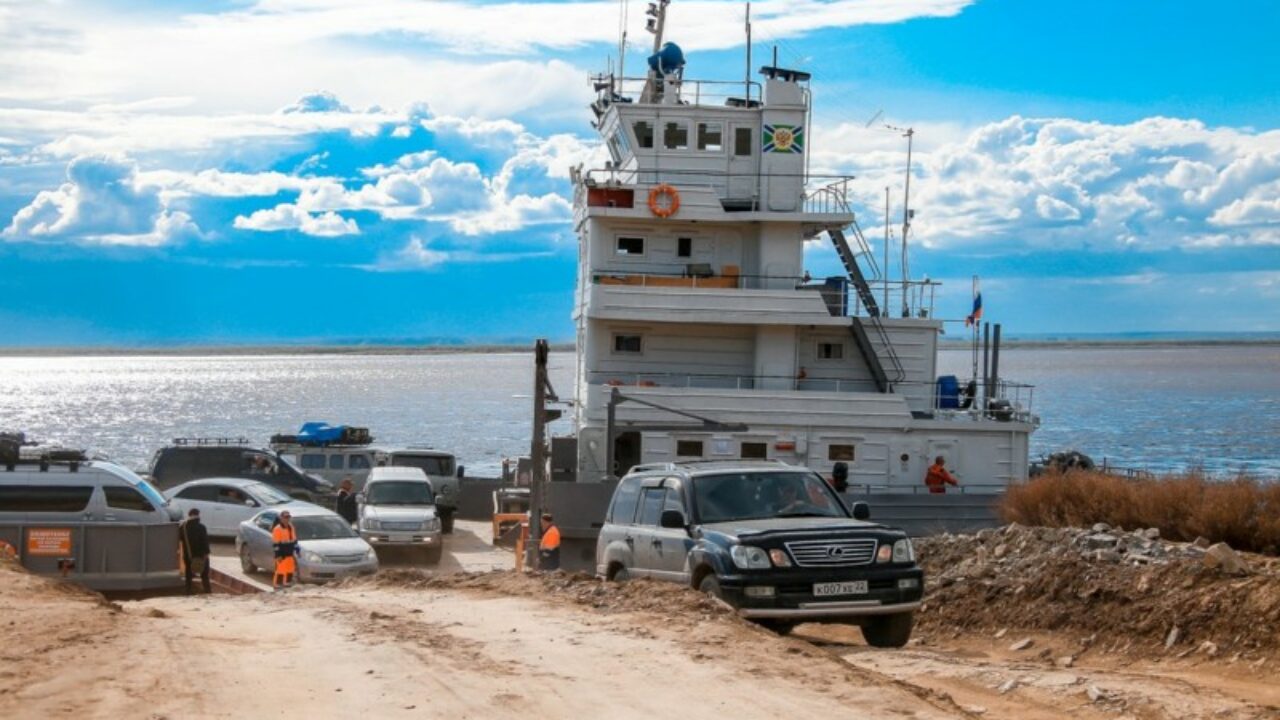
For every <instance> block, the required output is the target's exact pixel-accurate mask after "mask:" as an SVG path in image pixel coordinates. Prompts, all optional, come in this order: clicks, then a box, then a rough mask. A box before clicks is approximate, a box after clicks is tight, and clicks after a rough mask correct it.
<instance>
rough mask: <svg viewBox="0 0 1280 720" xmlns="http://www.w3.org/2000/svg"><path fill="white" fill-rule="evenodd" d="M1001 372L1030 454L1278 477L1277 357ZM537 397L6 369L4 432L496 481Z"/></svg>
mask: <svg viewBox="0 0 1280 720" xmlns="http://www.w3.org/2000/svg"><path fill="white" fill-rule="evenodd" d="M1001 366H1002V369H1003V370H1002V373H1001V374H1002V375H1004V376H1005V377H1007V378H1008V379H1011V380H1017V381H1021V382H1027V383H1032V384H1034V385H1036V390H1035V398H1034V408H1035V411H1036V412H1037V413H1038V414H1039V415H1040V416H1041V417H1042V419H1043V424H1042V426H1041V428H1040V430H1039V431H1038V432H1037V433H1036V434H1035V435H1034V436H1033V454H1036V455H1038V454H1040V453H1042V452H1050V451H1053V450H1058V449H1064V448H1071V447H1075V448H1080V449H1081V450H1084V451H1085V452H1087V453H1089V454H1091V455H1093V456H1094V457H1095V459H1101V458H1102V457H1104V456H1105V457H1107V458H1108V459H1109V460H1110V461H1111V462H1113V463H1116V464H1121V465H1132V466H1139V467H1148V468H1152V469H1166V468H1181V467H1187V466H1191V465H1198V464H1201V465H1204V466H1205V467H1206V468H1207V469H1210V470H1213V471H1215V472H1232V471H1235V470H1237V469H1242V468H1243V469H1248V470H1251V471H1253V472H1259V473H1271V474H1277V473H1280V348H1277V347H1182V348H1157V349H1141V348H1135V349H1111V348H1105V349H1099V348H1055V349H1016V348H1015V349H1006V350H1005V351H1004V353H1002V356H1001ZM939 369H940V371H941V372H943V373H955V374H957V375H961V376H967V375H968V374H969V353H968V351H966V350H944V351H943V352H942V353H941V354H940V357H939ZM572 374H573V356H572V355H570V354H566V353H557V354H553V355H552V357H551V377H552V382H553V383H554V384H555V386H556V389H557V390H558V391H559V392H560V394H561V396H562V397H570V396H571V395H572V392H573V386H572ZM531 386H532V359H531V356H530V355H529V354H527V353H507V354H489V355H479V354H474V355H473V354H458V355H369V356H361V355H294V356H222V357H54V358H29V357H9V358H0V428H5V429H21V430H25V431H26V432H27V433H28V435H29V436H30V437H34V438H39V439H41V440H56V441H59V442H62V443H64V444H67V445H73V446H80V447H88V448H91V449H93V450H96V451H99V452H102V453H105V454H107V455H109V456H110V457H112V458H113V459H116V460H118V461H120V462H123V463H124V464H126V465H128V466H129V467H134V468H141V467H144V466H145V465H146V464H147V463H148V461H149V460H150V457H151V454H152V453H153V452H154V451H155V450H156V449H158V448H159V447H160V446H161V445H163V444H164V443H165V442H167V441H168V440H169V439H170V438H173V437H177V436H192V435H201V436H245V437H248V438H250V439H251V440H253V441H254V442H256V443H265V442H266V440H267V437H268V436H269V435H271V434H272V433H276V432H285V431H293V430H295V429H296V428H297V427H298V426H299V425H300V424H301V423H302V422H304V421H307V420H326V421H329V422H333V423H347V424H354V425H365V426H368V427H370V428H371V429H372V430H373V433H374V435H375V436H376V437H377V438H378V441H379V442H380V443H386V444H407V443H413V444H428V445H432V446H434V447H438V448H442V449H447V450H450V451H453V452H455V453H457V454H458V456H459V461H460V462H461V463H463V464H465V465H466V466H467V468H468V472H469V473H470V474H474V475H492V474H496V473H497V470H498V468H499V466H500V463H501V460H502V458H503V457H509V456H516V455H520V454H526V453H527V452H528V449H529V421H530V413H531V410H530V408H531V401H530V399H529V397H528V396H529V395H530V393H531V390H532V387H531ZM516 395H521V396H523V397H518V398H517V397H513V396H516ZM566 414H567V413H566ZM553 430H555V431H556V432H564V431H567V430H568V424H567V422H565V421H563V420H562V421H560V422H559V423H557V424H556V426H553Z"/></svg>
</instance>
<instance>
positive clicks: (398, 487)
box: [364, 480, 432, 505]
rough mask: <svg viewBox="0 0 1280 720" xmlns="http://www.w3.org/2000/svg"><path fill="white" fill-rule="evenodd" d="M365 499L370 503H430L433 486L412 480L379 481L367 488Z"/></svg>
mask: <svg viewBox="0 0 1280 720" xmlns="http://www.w3.org/2000/svg"><path fill="white" fill-rule="evenodd" d="M364 501H365V502H366V503H368V504H370V505H430V504H431V502H432V499H431V486H430V485H428V484H427V483H425V482H413V481H410V480H406V481H404V482H399V481H383V482H377V483H373V484H371V485H370V486H369V487H368V488H366V489H365V499H364Z"/></svg>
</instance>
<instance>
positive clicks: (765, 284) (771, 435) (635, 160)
mask: <svg viewBox="0 0 1280 720" xmlns="http://www.w3.org/2000/svg"><path fill="white" fill-rule="evenodd" d="M666 9H667V2H666V1H665V0H663V1H660V2H656V3H651V4H650V14H651V16H652V20H651V21H650V29H651V31H652V32H653V33H654V45H653V47H654V49H653V55H652V56H651V57H649V58H648V73H647V75H646V76H644V77H639V78H626V77H621V76H619V75H616V74H605V75H601V76H597V77H596V78H595V79H594V83H595V89H596V91H597V92H598V96H597V99H596V101H595V102H594V104H593V105H592V110H593V112H594V113H595V122H594V123H593V126H594V127H595V129H596V130H597V131H598V132H599V134H600V137H601V138H602V140H603V142H604V144H605V145H606V146H607V148H608V152H609V156H610V159H609V161H607V162H606V163H605V165H604V167H601V168H583V167H580V168H576V169H575V170H574V172H573V173H572V180H573V185H574V198H573V212H574V223H575V228H576V230H577V233H578V241H579V266H578V280H577V287H576V298H575V310H574V316H573V318H574V322H575V324H576V332H577V348H578V351H577V361H576V362H577V365H576V369H575V370H576V388H575V402H574V403H573V413H574V418H573V419H574V422H575V427H576V433H575V437H574V438H572V439H568V440H559V441H553V448H552V478H553V479H568V478H569V476H570V475H572V477H573V479H574V480H576V482H575V483H572V484H568V483H557V482H552V483H550V485H549V491H548V497H547V500H548V503H549V504H550V506H551V508H552V509H553V510H554V511H555V513H556V514H557V521H558V522H559V523H560V524H561V526H562V533H564V534H565V535H567V536H570V537H576V538H577V539H578V540H580V541H581V543H580V547H581V549H582V554H583V555H584V557H585V555H586V549H587V547H590V546H591V536H592V534H593V532H594V528H593V526H595V525H597V523H598V522H600V520H599V518H601V517H602V516H603V507H604V506H603V504H602V503H606V502H607V498H608V491H609V489H611V488H612V486H613V483H612V481H615V480H617V479H618V478H619V477H621V476H622V475H624V474H625V473H626V472H627V470H628V469H629V468H631V467H633V466H635V465H638V464H642V463H643V464H649V463H660V462H673V461H684V460H699V459H706V460H719V459H734V458H747V459H766V458H767V459H777V460H782V461H785V462H788V463H792V464H796V465H804V466H807V467H809V468H811V469H813V470H815V471H818V472H820V473H823V474H824V475H825V474H828V473H829V472H830V471H831V470H832V467H833V465H834V464H835V463H837V462H843V463H845V464H847V465H848V467H849V471H850V473H849V481H850V483H851V488H850V492H855V493H877V494H878V497H877V498H876V499H873V500H872V507H873V508H876V507H885V506H888V505H890V504H892V503H891V498H892V496H895V495H897V496H905V497H908V498H913V499H915V500H921V501H922V502H924V503H925V504H927V505H929V506H930V507H935V508H936V509H935V510H925V511H924V512H923V515H920V516H919V517H917V518H916V519H918V520H920V521H921V522H920V523H917V525H918V526H919V527H921V528H926V527H929V525H928V523H929V522H930V521H933V520H936V521H937V526H938V527H942V526H943V525H945V521H946V518H947V517H948V515H951V516H955V512H954V511H953V510H951V509H949V505H955V504H956V503H958V502H960V500H958V498H960V497H961V496H966V497H969V498H971V501H970V502H971V504H973V503H977V504H979V505H982V506H983V507H985V508H987V514H988V515H989V507H990V504H991V502H990V501H991V495H992V494H994V493H999V492H1001V491H1003V489H1004V488H1005V487H1007V486H1008V485H1009V484H1010V483H1013V482H1017V481H1020V480H1024V479H1025V478H1026V477H1027V473H1028V446H1029V438H1030V435H1031V433H1032V432H1033V431H1034V430H1035V428H1036V426H1037V425H1038V422H1039V420H1038V418H1037V417H1036V416H1035V415H1034V414H1032V411H1031V407H1030V388H1029V387H1027V386H1022V385H1018V384H1016V383H1012V382H1009V381H1006V380H1003V379H996V378H988V379H987V380H986V381H985V382H984V381H983V379H982V378H980V377H979V378H976V380H977V381H978V382H977V383H975V384H976V388H975V387H974V386H973V385H970V386H969V389H970V396H969V397H971V398H972V401H971V402H967V401H961V400H960V398H958V397H957V395H956V393H955V390H954V387H950V386H951V383H949V382H947V381H943V382H942V383H941V384H940V382H939V377H938V355H937V353H938V339H939V336H940V335H941V334H942V332H943V325H944V321H943V320H942V319H940V318H938V317H936V316H935V315H934V309H933V299H934V294H935V290H936V287H937V285H938V283H936V282H932V281H929V280H911V279H908V278H904V279H903V280H900V281H890V280H889V279H888V278H887V277H885V275H884V274H883V273H882V271H881V269H880V268H878V267H877V266H876V263H875V260H874V256H873V254H872V252H871V250H872V248H871V247H870V246H869V244H868V242H867V240H866V238H865V236H864V235H863V233H862V231H861V229H860V228H859V226H858V223H857V217H856V215H855V213H854V210H853V207H852V206H851V197H850V188H851V184H852V183H853V182H854V178H852V177H846V176H823V175H819V174H815V173H813V172H811V171H810V165H809V157H810V153H811V151H812V144H811V143H810V142H809V136H810V133H809V124H810V122H811V121H812V118H813V107H812V93H811V90H810V82H811V77H810V74H809V73H806V72H802V71H799V70H793V69H787V68H783V67H778V66H777V65H776V62H775V64H772V65H765V66H764V67H761V68H760V70H759V73H760V77H759V79H758V80H744V79H738V80H733V81H720V82H717V81H705V80H697V79H693V78H691V77H689V76H687V75H686V63H685V59H684V57H683V53H682V52H681V51H680V49H679V48H678V46H676V45H675V44H673V43H667V42H666V41H665V38H664V30H665V27H666ZM749 52H750V51H749V50H748V53H749ZM748 57H749V55H748ZM748 64H749V61H748ZM619 65H621V62H620V63H619ZM819 240H820V241H821V242H823V243H825V244H827V245H829V246H831V248H832V249H833V250H834V251H835V253H836V254H837V255H838V257H839V258H840V260H841V262H842V263H843V265H844V268H845V270H846V274H845V275H841V276H839V277H832V278H825V279H823V280H821V281H814V280H812V279H811V278H810V275H809V273H808V272H807V271H806V268H805V252H804V249H805V246H806V243H809V242H811V241H819ZM880 250H882V248H880ZM940 387H942V391H941V392H940V391H939V388H940ZM962 405H964V406H965V407H961V406H962ZM937 457H943V458H945V461H946V467H947V468H948V469H949V470H950V471H951V472H952V473H953V474H954V475H955V476H956V477H957V478H958V481H959V485H958V487H954V488H949V490H950V492H949V493H948V494H947V495H946V496H934V497H933V498H929V497H928V495H929V494H928V493H927V492H926V488H925V486H924V483H923V479H924V477H925V474H926V472H927V469H928V467H929V465H930V464H931V463H932V462H933V461H934V459H935V458H937ZM569 458H572V461H570V460H569ZM570 463H572V467H568V465H570ZM975 496H985V497H981V498H978V499H977V500H973V499H972V498H974V497H975ZM919 504H920V503H918V502H917V503H913V506H916V505H919ZM913 512H916V511H913ZM917 515H919V512H917ZM566 526H567V527H566Z"/></svg>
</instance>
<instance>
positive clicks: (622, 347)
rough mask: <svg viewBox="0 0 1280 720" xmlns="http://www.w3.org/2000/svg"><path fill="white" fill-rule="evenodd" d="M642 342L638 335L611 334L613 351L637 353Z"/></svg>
mask: <svg viewBox="0 0 1280 720" xmlns="http://www.w3.org/2000/svg"><path fill="white" fill-rule="evenodd" d="M642 347H643V343H642V340H641V337H640V336H639V335H622V334H617V335H614V336H613V351H614V352H615V353H622V354H626V355H639V354H640V351H641V348H642Z"/></svg>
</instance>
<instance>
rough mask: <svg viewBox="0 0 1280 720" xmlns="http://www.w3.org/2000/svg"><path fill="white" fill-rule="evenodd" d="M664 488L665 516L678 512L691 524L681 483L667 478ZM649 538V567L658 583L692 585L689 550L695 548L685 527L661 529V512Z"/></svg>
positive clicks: (663, 509) (663, 507)
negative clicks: (690, 582) (667, 512)
mask: <svg viewBox="0 0 1280 720" xmlns="http://www.w3.org/2000/svg"><path fill="white" fill-rule="evenodd" d="M663 485H664V486H665V488H664V493H663V501H662V512H665V511H667V510H675V511H677V512H679V513H680V514H681V515H683V516H684V518H685V521H686V522H688V519H689V513H688V511H687V510H686V509H685V507H686V504H685V501H684V492H683V490H682V488H681V486H680V481H679V480H677V479H676V478H668V479H667V480H666V482H664V483H663ZM650 535H651V539H650V540H649V550H650V553H651V558H650V560H649V562H648V564H649V566H650V568H651V570H650V571H651V573H652V577H653V578H654V579H657V580H668V581H671V582H679V583H687V582H688V581H689V572H688V557H689V549H690V548H692V547H693V539H692V538H690V537H689V531H688V530H686V529H685V528H682V527H681V528H664V527H662V523H661V512H660V513H659V521H658V522H657V523H656V524H655V527H654V528H653V529H652V530H651V531H650Z"/></svg>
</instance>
